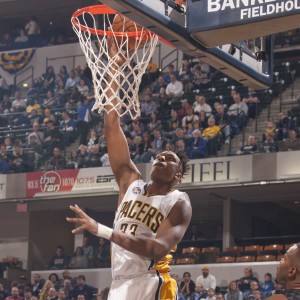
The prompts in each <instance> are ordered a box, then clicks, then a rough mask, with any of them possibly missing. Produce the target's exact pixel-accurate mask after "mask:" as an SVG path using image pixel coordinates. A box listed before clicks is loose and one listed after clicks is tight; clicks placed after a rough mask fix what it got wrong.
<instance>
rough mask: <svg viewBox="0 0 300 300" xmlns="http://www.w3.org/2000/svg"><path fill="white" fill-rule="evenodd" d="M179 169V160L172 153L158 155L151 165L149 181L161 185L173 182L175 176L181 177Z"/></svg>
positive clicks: (166, 152)
mask: <svg viewBox="0 0 300 300" xmlns="http://www.w3.org/2000/svg"><path fill="white" fill-rule="evenodd" d="M179 167H180V159H179V157H178V156H177V155H176V154H175V153H174V152H172V151H164V152H162V153H159V154H157V156H156V158H155V160H154V161H153V164H152V171H151V179H152V180H160V181H161V182H162V183H165V182H170V181H173V180H174V178H175V176H176V175H177V174H179V176H180V175H181V173H180V169H179ZM179 179H180V178H179Z"/></svg>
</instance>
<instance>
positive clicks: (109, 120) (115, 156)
mask: <svg viewBox="0 0 300 300" xmlns="http://www.w3.org/2000/svg"><path fill="white" fill-rule="evenodd" d="M109 47H110V52H113V51H116V49H114V47H116V45H115V44H114V43H111V44H110V46H109ZM112 55H113V54H112ZM120 59H122V58H120ZM116 67H117V66H116ZM115 72H116V71H115V70H111V75H114V74H115ZM109 84H110V88H109V89H108V90H107V97H108V98H113V99H112V100H111V102H112V103H113V105H114V106H115V105H117V104H118V102H119V99H118V97H119V96H118V95H119V93H118V90H119V88H118V85H119V78H118V77H117V78H114V76H110V77H109ZM106 109H108V110H110V109H111V107H110V106H109V105H108V106H107V107H106ZM104 131H105V137H106V140H107V149H108V156H109V160H110V165H111V168H112V171H113V173H114V176H115V178H116V181H117V183H118V185H119V189H120V193H119V203H120V200H122V198H123V196H124V194H125V192H126V190H127V188H128V186H129V185H130V184H131V183H132V182H133V181H134V180H136V179H138V178H140V177H141V175H140V172H139V171H138V169H137V168H136V166H135V165H134V163H133V162H132V161H131V159H130V152H129V149H128V144H127V140H126V137H125V135H124V133H123V130H122V129H121V127H120V117H119V115H118V113H117V112H116V111H115V110H111V111H110V112H109V113H105V120H104Z"/></svg>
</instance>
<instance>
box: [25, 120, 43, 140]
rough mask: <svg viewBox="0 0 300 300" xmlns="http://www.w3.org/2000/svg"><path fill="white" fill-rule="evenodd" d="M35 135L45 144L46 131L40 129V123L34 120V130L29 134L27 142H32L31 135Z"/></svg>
mask: <svg viewBox="0 0 300 300" xmlns="http://www.w3.org/2000/svg"><path fill="white" fill-rule="evenodd" d="M32 135H34V136H35V137H36V141H37V142H38V143H39V144H40V145H43V143H44V133H43V132H42V131H40V124H39V123H38V122H34V123H33V125H32V132H31V133H30V134H29V135H28V138H27V143H29V142H30V137H31V136H32Z"/></svg>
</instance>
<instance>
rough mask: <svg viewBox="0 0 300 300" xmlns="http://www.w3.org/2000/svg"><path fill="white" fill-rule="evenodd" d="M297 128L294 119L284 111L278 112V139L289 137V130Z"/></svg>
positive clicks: (276, 137)
mask: <svg viewBox="0 0 300 300" xmlns="http://www.w3.org/2000/svg"><path fill="white" fill-rule="evenodd" d="M292 129H295V125H294V123H293V121H292V120H291V119H290V118H288V117H286V116H285V115H284V113H283V112H280V113H279V114H278V121H277V122H276V129H275V132H276V134H275V139H276V141H281V140H285V139H287V138H288V135H289V130H292Z"/></svg>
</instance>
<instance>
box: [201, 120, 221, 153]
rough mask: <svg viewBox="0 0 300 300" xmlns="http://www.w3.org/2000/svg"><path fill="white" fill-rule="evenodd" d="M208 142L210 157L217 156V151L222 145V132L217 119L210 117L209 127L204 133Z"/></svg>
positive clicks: (203, 135)
mask: <svg viewBox="0 0 300 300" xmlns="http://www.w3.org/2000/svg"><path fill="white" fill-rule="evenodd" d="M202 137H204V139H205V141H206V148H207V153H208V155H217V150H218V149H219V145H220V138H221V131H220V128H219V126H216V124H215V119H214V118H213V117H210V118H209V119H208V127H207V128H206V129H204V131H203V133H202Z"/></svg>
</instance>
